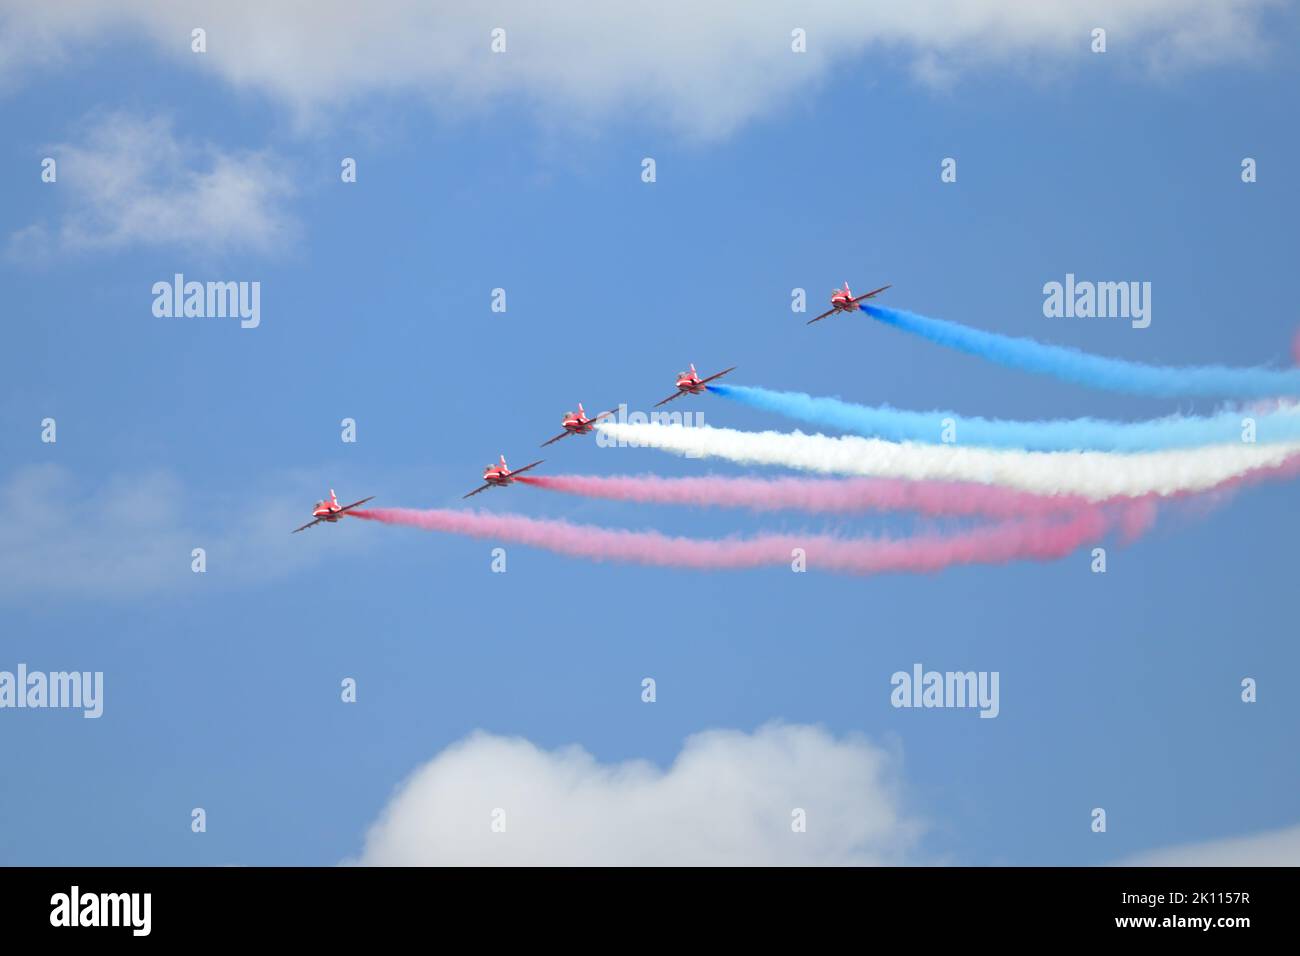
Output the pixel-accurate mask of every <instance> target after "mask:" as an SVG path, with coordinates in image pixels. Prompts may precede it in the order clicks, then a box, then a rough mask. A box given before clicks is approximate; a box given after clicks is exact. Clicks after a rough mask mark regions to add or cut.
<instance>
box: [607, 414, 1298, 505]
mask: <svg viewBox="0 0 1300 956" xmlns="http://www.w3.org/2000/svg"><path fill="white" fill-rule="evenodd" d="M596 428H597V429H599V430H600V431H601V432H603V433H604V434H605V436H606V438H608V439H612V440H613V442H614V443H615V444H622V445H632V446H638V445H641V446H649V447H654V448H659V449H661V450H664V451H670V452H674V453H676V454H680V455H689V456H691V457H698V458H723V459H726V460H728V461H734V462H737V463H739V464H746V465H779V466H782V467H786V468H796V469H799V470H801V471H814V472H821V473H823V474H835V475H856V476H862V477H877V478H903V479H907V480H909V481H960V482H968V483H975V484H983V485H999V486H1002V487H1005V488H1015V489H1018V490H1020V491H1028V492H1031V493H1034V494H1039V495H1077V496H1080V497H1083V498H1087V499H1088V500H1089V501H1103V500H1105V499H1108V498H1137V497H1143V496H1146V495H1162V496H1164V495H1175V494H1183V493H1187V492H1195V491H1207V490H1210V489H1212V488H1215V487H1216V486H1220V485H1223V484H1224V483H1225V482H1229V481H1231V480H1233V479H1238V478H1242V477H1245V476H1247V475H1248V474H1250V473H1251V472H1253V471H1257V470H1259V469H1279V468H1282V467H1284V466H1285V465H1286V464H1287V463H1288V461H1289V460H1290V459H1292V457H1293V456H1295V455H1296V454H1297V453H1300V444H1296V443H1288V444H1277V445H1258V444H1248V443H1245V442H1238V443H1236V444H1233V445H1212V446H1209V447H1206V448H1195V449H1168V450H1163V451H1149V452H1139V453H1134V454H1131V455H1121V454H1114V453H1110V452H1100V451H1069V452H1063V451H1057V452H1045V451H1014V450H1010V449H993V448H966V447H961V446H956V445H919V444H908V443H903V444H899V443H895V442H887V441H882V440H881V439H878V438H858V437H856V436H848V437H842V438H831V437H828V436H826V435H805V434H803V433H801V432H793V433H790V434H786V433H783V432H771V431H768V432H743V431H737V430H735V429H730V428H712V427H707V426H706V427H700V428H686V427H684V426H682V425H663V424H657V423H649V424H639V423H638V424H633V423H627V422H602V423H601V424H599V425H597V426H596Z"/></svg>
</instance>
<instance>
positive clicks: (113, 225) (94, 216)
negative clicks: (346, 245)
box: [10, 113, 295, 257]
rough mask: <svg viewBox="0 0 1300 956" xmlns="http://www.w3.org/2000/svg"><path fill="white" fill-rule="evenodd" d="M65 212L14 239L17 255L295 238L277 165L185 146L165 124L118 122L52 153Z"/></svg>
mask: <svg viewBox="0 0 1300 956" xmlns="http://www.w3.org/2000/svg"><path fill="white" fill-rule="evenodd" d="M48 149H49V155H50V156H52V157H53V158H54V159H55V160H56V161H57V162H58V182H57V189H56V190H55V191H53V192H51V193H50V195H53V196H57V197H59V199H61V200H62V203H63V209H64V214H63V217H62V219H61V220H60V222H59V224H58V225H57V226H56V227H49V226H47V225H46V224H44V223H37V224H34V225H32V226H28V227H26V228H25V229H21V230H19V231H17V232H15V233H13V234H12V235H11V236H10V249H11V252H12V253H13V254H15V255H18V256H23V257H36V256H39V255H42V254H44V253H45V252H47V251H49V247H51V246H53V247H56V248H59V249H62V250H68V251H80V250H96V249H116V248H121V247H123V246H127V245H132V244H137V243H142V244H159V245H167V246H175V245H180V246H186V247H190V248H202V249H205V250H211V251H222V250H227V249H234V248H250V249H254V250H261V251H266V250H270V249H274V248H275V247H277V246H278V245H280V244H281V243H284V242H286V241H288V240H290V239H291V238H292V236H293V234H294V231H295V230H294V226H293V224H292V223H291V221H290V220H289V219H288V218H286V216H285V215H284V214H283V213H282V212H281V211H280V210H279V208H278V207H279V205H280V203H281V202H282V200H283V199H284V198H285V197H287V196H288V195H289V194H290V193H291V192H292V188H291V186H290V184H289V181H288V177H287V176H286V175H285V174H284V173H283V172H282V171H281V170H280V169H279V168H278V166H277V164H276V163H275V161H274V160H272V159H271V158H270V157H268V156H266V155H264V154H261V153H255V152H244V153H234V152H226V151H224V150H222V149H219V148H217V147H215V146H212V145H209V144H194V143H188V142H183V141H181V140H180V139H178V138H177V137H176V135H175V133H174V131H173V129H172V124H171V123H170V122H169V121H168V120H166V119H162V118H157V117H154V118H141V117H136V116H130V115H126V114H120V113H119V114H111V115H108V116H105V117H101V118H97V119H95V120H93V121H92V122H90V123H89V124H88V125H87V126H86V129H85V131H84V137H83V138H82V140H81V141H80V142H78V143H64V144H60V145H55V146H50V147H48Z"/></svg>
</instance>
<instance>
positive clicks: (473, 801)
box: [355, 724, 922, 866]
mask: <svg viewBox="0 0 1300 956" xmlns="http://www.w3.org/2000/svg"><path fill="white" fill-rule="evenodd" d="M898 790H899V786H898V782H897V771H896V767H895V763H894V761H893V760H892V759H891V758H890V757H889V756H888V755H887V754H886V753H885V752H884V751H882V750H880V749H878V748H877V747H875V746H873V745H872V744H870V743H869V742H867V741H866V740H865V739H863V738H861V737H858V736H849V737H846V738H843V739H836V738H834V737H833V736H831V735H830V734H829V733H827V732H826V731H825V730H823V729H822V728H820V727H811V726H800V725H786V724H768V725H766V726H764V727H761V728H759V729H758V730H756V731H755V732H754V733H752V734H746V733H743V732H740V731H734V730H710V731H706V732H704V733H699V734H695V735H694V736H692V737H690V738H688V739H687V741H686V743H685V745H684V746H683V748H682V751H681V753H680V754H679V755H678V756H677V759H676V760H675V761H674V763H673V764H672V766H671V767H669V768H668V769H667V770H660V769H659V768H657V767H655V766H653V765H652V764H649V763H646V762H644V761H627V762H623V763H616V764H602V763H600V762H598V761H597V760H596V759H595V758H594V757H592V756H591V755H590V754H589V753H587V752H586V751H585V750H583V749H582V748H581V747H577V746H572V747H567V748H564V749H560V750H555V751H545V750H541V749H539V748H538V747H537V746H535V745H534V744H532V743H530V742H529V741H527V740H524V739H522V738H519V737H499V736H495V735H492V734H488V733H484V732H481V731H480V732H476V733H474V734H472V735H471V736H469V737H467V738H466V739H465V740H463V741H461V742H459V743H457V744H454V745H452V746H451V747H448V748H447V749H446V750H444V751H443V752H442V753H440V754H439V755H438V756H436V757H435V758H434V759H433V760H431V761H430V762H429V763H427V764H425V765H424V766H423V767H421V768H420V769H418V770H417V771H416V772H415V773H414V774H413V775H412V776H411V778H410V779H409V780H407V781H406V782H405V783H404V784H403V785H402V786H401V787H400V788H399V790H398V792H397V794H396V795H395V796H394V797H393V799H392V801H391V802H390V803H389V805H388V806H387V807H386V808H385V810H384V811H383V813H382V815H381V817H380V819H379V820H378V822H376V823H375V824H374V825H373V826H372V827H371V828H370V831H369V833H368V834H367V836H366V840H365V846H364V850H363V852H362V854H361V856H360V858H359V860H357V861H355V862H359V863H361V864H369V865H380V866H406V865H412V866H422V865H481V864H498V865H700V866H704V865H763V864H791V865H801V864H807V865H834V864H846V865H863V864H897V863H901V862H904V858H905V857H906V856H907V855H909V854H910V853H911V852H912V850H913V849H914V847H915V844H916V842H917V840H918V838H919V836H920V833H921V829H922V828H921V826H920V824H919V823H918V822H917V821H916V820H914V819H912V818H910V817H909V816H907V815H906V814H905V813H904V811H903V808H902V805H901V799H900V795H899V793H898ZM498 808H499V809H501V810H504V811H505V826H506V829H505V832H493V830H492V827H491V824H492V821H493V811H494V810H496V809H498ZM796 808H801V809H803V810H804V811H805V812H806V814H807V830H806V832H803V833H796V832H794V831H793V829H792V827H791V823H792V820H793V819H794V818H793V817H792V811H793V810H795V809H796Z"/></svg>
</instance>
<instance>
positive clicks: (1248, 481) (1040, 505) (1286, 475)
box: [515, 455, 1300, 519]
mask: <svg viewBox="0 0 1300 956" xmlns="http://www.w3.org/2000/svg"><path fill="white" fill-rule="evenodd" d="M1297 475H1300V455H1293V456H1292V457H1290V458H1288V459H1286V460H1285V461H1283V462H1282V463H1280V464H1278V465H1273V466H1270V467H1267V468H1257V469H1255V470H1253V471H1250V472H1247V473H1246V474H1244V475H1239V476H1237V477H1235V478H1230V479H1228V480H1227V481H1224V482H1222V483H1221V484H1219V485H1216V486H1214V487H1212V488H1209V489H1206V490H1204V491H1199V492H1190V491H1185V492H1177V493H1175V494H1172V495H1168V496H1166V497H1165V499H1164V500H1168V501H1193V502H1209V503H1211V504H1220V503H1222V502H1223V501H1225V500H1226V499H1228V498H1229V497H1231V495H1232V494H1234V493H1235V492H1236V491H1238V490H1240V489H1242V488H1248V487H1251V486H1254V485H1257V484H1262V483H1264V482H1267V481H1278V480H1287V479H1291V478H1295V477H1296V476H1297ZM515 480H516V481H519V482H522V483H524V484H528V485H533V486H534V487H537V488H545V489H547V490H549V491H558V492H561V493H564V494H570V495H579V496H581V497H584V498H603V499H608V500H612V501H635V502H638V503H640V504H672V505H698V506H701V507H722V508H750V509H752V510H754V511H778V510H781V509H788V510H793V511H804V512H809V513H813V514H819V513H850V512H863V511H909V512H914V513H917V514H923V515H929V516H931V517H969V516H975V515H978V516H982V517H986V518H998V519H1004V518H1047V517H1052V516H1054V515H1055V516H1060V515H1062V514H1072V513H1076V512H1079V511H1081V510H1086V509H1090V508H1097V507H1105V506H1107V505H1112V506H1118V505H1126V504H1138V505H1140V504H1142V503H1143V502H1156V501H1159V500H1161V499H1160V496H1158V495H1155V494H1151V495H1144V496H1142V497H1138V498H1129V497H1122V498H1116V499H1112V500H1111V501H1109V502H1107V501H1101V502H1097V501H1090V500H1088V499H1086V498H1082V497H1080V496H1077V495H1040V494H1034V493H1033V492H1028V491H1019V490H1017V489H1014V488H1005V487H1001V486H998V485H981V484H975V483H972V482H960V481H910V480H907V479H901V478H839V479H836V478H725V477H719V476H706V477H701V478H661V477H658V476H656V475H636V476H618V475H616V476H611V477H607V476H597V475H537V476H533V475H520V476H519V477H518V478H516V479H515ZM1138 513H1141V512H1138Z"/></svg>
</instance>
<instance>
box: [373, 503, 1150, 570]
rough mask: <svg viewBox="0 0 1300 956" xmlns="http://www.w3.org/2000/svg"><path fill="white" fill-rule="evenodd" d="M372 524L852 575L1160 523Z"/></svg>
mask: <svg viewBox="0 0 1300 956" xmlns="http://www.w3.org/2000/svg"><path fill="white" fill-rule="evenodd" d="M351 514H352V515H353V516H354V517H357V518H360V519H362V520H365V521H379V522H383V523H384V524H393V525H404V526H406V527H412V528H419V529H422V530H424V531H441V532H444V533H448V534H460V535H469V536H471V537H475V538H490V539H492V540H494V541H501V542H510V543H515V544H522V545H527V546H530V547H535V548H542V549H545V550H547V551H553V552H555V553H558V554H564V555H568V556H570V557H576V558H587V559H590V560H595V561H624V562H631V563H636V564H648V565H657V566H662V567H676V568H694V569H697V570H722V569H735V568H753V567H762V566H782V565H785V566H789V564H790V562H791V560H792V558H793V555H794V553H795V551H796V549H802V551H803V553H804V554H805V556H806V558H807V562H808V567H809V568H814V569H825V570H829V571H838V572H843V573H848V574H879V573H884V572H925V571H939V570H942V569H944V568H947V567H952V566H954V565H964V564H1005V563H1007V562H1009V561H1020V560H1032V561H1050V560H1056V559H1059V558H1063V557H1065V556H1066V555H1068V554H1070V553H1071V552H1073V551H1075V550H1077V549H1078V548H1080V547H1082V546H1083V545H1085V544H1092V543H1095V542H1097V541H1098V540H1099V539H1100V538H1102V537H1104V536H1105V535H1106V534H1107V533H1108V532H1111V531H1116V530H1118V531H1122V532H1123V533H1125V534H1126V535H1127V536H1129V537H1132V536H1133V535H1135V534H1137V533H1140V532H1141V531H1143V530H1145V529H1146V528H1148V527H1150V525H1151V523H1152V522H1153V521H1154V517H1155V509H1154V507H1153V506H1151V504H1150V502H1143V503H1141V505H1140V506H1138V505H1130V506H1129V507H1128V508H1126V509H1122V510H1121V511H1118V512H1115V513H1111V512H1108V511H1107V510H1106V509H1102V508H1097V507H1093V508H1085V509H1084V510H1082V511H1079V512H1077V513H1075V514H1072V515H1070V516H1068V517H1066V518H1063V519H1062V520H1059V521H1033V520H1030V521H1014V522H1004V523H1000V524H995V525H991V526H988V527H983V528H977V529H974V530H971V531H964V532H959V533H954V534H952V535H935V534H928V535H924V536H917V537H910V538H837V537H833V536H828V535H813V534H810V535H797V534H780V535H761V536H758V537H753V538H728V539H722V540H711V539H699V538H681V537H670V536H668V535H664V534H660V533H659V532H657V531H626V530H622V529H612V528H600V527H593V526H590V525H577V524H570V523H569V522H567V521H555V520H544V519H537V518H527V517H524V516H522V515H503V514H487V513H483V512H473V511H447V510H428V511H421V510H413V509H407V508H373V509H368V510H365V511H353V512H351Z"/></svg>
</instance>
